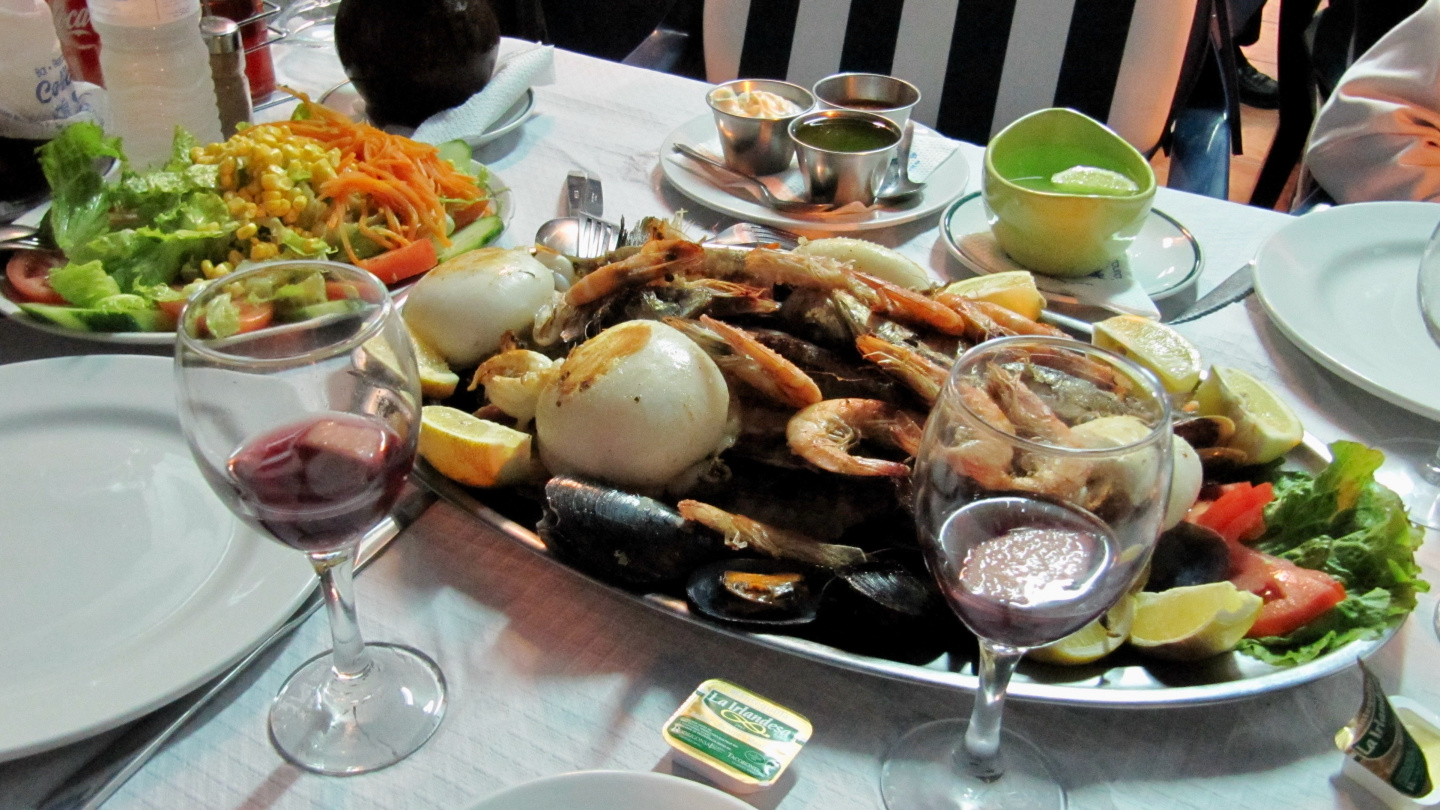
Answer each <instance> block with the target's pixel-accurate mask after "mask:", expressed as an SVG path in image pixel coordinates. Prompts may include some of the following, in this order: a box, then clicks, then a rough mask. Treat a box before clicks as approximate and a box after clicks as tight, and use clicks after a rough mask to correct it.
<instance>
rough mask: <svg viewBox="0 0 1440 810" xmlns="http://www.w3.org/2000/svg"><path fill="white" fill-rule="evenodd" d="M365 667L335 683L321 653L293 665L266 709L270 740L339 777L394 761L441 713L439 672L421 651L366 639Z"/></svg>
mask: <svg viewBox="0 0 1440 810" xmlns="http://www.w3.org/2000/svg"><path fill="white" fill-rule="evenodd" d="M365 652H366V654H367V655H368V656H369V658H370V669H369V671H368V672H366V673H365V674H364V675H363V676H361V677H359V678H355V679H353V680H351V681H350V682H348V683H347V682H342V681H340V680H339V679H337V678H336V676H335V670H334V668H333V667H332V666H331V660H330V652H329V651H326V652H324V653H321V654H320V655H317V656H315V657H314V658H312V659H310V660H309V661H306V662H305V663H304V664H303V665H301V667H300V668H299V669H297V670H296V671H295V673H294V674H293V675H291V676H290V679H289V680H287V681H286V682H285V685H284V686H282V687H280V693H279V694H277V695H276V696H275V702H274V703H273V704H272V705H271V707H270V741H271V742H272V743H273V744H274V745H275V748H276V750H278V751H279V752H280V755H281V756H283V757H285V759H287V760H289V761H290V762H291V763H293V764H295V765H298V766H300V767H301V768H304V769H305V770H307V771H314V772H316V773H323V774H328V775H331V776H347V775H351V774H357V773H366V772H368V771H374V770H379V769H380V768H384V767H386V766H387V765H394V764H395V763H396V762H399V761H400V760H402V759H404V758H405V757H407V756H409V755H410V754H411V753H413V752H414V751H415V750H416V749H418V748H419V747H420V746H421V745H424V744H425V741H426V740H428V739H430V735H431V734H434V733H435V729H436V728H438V727H439V726H440V720H441V718H443V717H444V715H445V676H444V675H442V674H441V673H440V668H439V667H437V666H436V665H435V662H434V661H431V660H430V659H429V658H428V657H427V656H426V655H425V654H424V653H421V652H420V651H418V650H414V649H411V648H409V647H403V646H400V645H398V644H366V645H365Z"/></svg>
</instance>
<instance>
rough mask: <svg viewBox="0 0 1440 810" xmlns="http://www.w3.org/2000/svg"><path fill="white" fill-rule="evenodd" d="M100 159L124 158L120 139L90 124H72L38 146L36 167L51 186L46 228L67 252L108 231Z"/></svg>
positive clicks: (107, 206)
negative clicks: (37, 163) (48, 220)
mask: <svg viewBox="0 0 1440 810" xmlns="http://www.w3.org/2000/svg"><path fill="white" fill-rule="evenodd" d="M103 158H111V159H115V160H123V159H124V155H123V154H122V153H121V151H120V139H119V138H107V137H105V133H104V132H103V131H102V130H101V129H100V127H98V126H96V125H95V124H93V123H90V122H85V123H80V124H72V125H71V126H68V127H66V128H64V129H62V130H61V131H60V133H59V134H58V135H56V136H55V137H54V138H52V139H51V140H50V141H49V142H47V143H46V144H45V145H44V146H42V147H40V169H41V171H42V172H44V174H45V180H46V181H47V182H49V184H50V193H51V203H50V214H49V219H50V229H51V231H52V233H53V234H54V236H55V244H56V245H59V247H60V249H61V250H63V251H65V252H66V253H67V254H68V253H69V252H70V251H71V250H72V249H73V248H75V247H77V246H79V245H82V244H84V243H85V242H87V241H89V240H91V239H93V238H95V237H96V236H99V235H100V234H102V233H104V232H105V231H106V230H108V229H109V214H110V205H111V201H110V194H109V189H108V187H107V185H106V183H105V175H104V174H103V172H102V171H101V166H102V165H103V164H104V161H103V160H102V159H103Z"/></svg>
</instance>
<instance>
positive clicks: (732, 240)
mask: <svg viewBox="0 0 1440 810" xmlns="http://www.w3.org/2000/svg"><path fill="white" fill-rule="evenodd" d="M704 244H707V245H727V246H732V247H758V246H760V245H777V246H778V247H779V248H780V249H781V250H794V249H795V248H796V247H798V246H799V245H800V235H799V234H797V233H791V232H790V231H785V230H781V229H779V228H771V227H769V226H766V225H761V224H759V223H755V222H737V223H735V224H734V225H731V226H730V227H728V228H726V229H725V230H723V231H720V232H719V233H717V234H715V235H714V236H712V237H710V238H709V239H706V240H705V242H704Z"/></svg>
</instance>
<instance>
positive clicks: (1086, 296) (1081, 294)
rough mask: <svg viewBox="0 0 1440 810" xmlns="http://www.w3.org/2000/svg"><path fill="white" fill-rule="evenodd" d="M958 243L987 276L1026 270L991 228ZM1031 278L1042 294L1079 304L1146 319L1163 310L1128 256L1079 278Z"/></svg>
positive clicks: (967, 235) (964, 237)
mask: <svg viewBox="0 0 1440 810" xmlns="http://www.w3.org/2000/svg"><path fill="white" fill-rule="evenodd" d="M958 242H959V246H960V252H961V253H963V254H964V255H965V257H966V258H967V259H969V260H970V261H971V262H973V263H975V264H977V265H979V266H980V267H982V268H984V271H985V272H987V273H1001V272H1005V271H1007V270H1025V269H1026V268H1024V267H1021V266H1020V265H1019V264H1016V263H1015V261H1014V260H1013V259H1011V258H1010V257H1009V256H1008V255H1007V254H1006V253H1005V250H1004V249H1003V248H1001V247H1000V243H999V242H997V241H996V240H995V235H994V234H992V233H991V232H990V231H989V229H986V230H983V231H976V232H974V233H969V234H966V235H964V236H962V237H960V239H959V240H958ZM1032 275H1034V276H1035V286H1037V287H1039V288H1040V290H1041V291H1042V292H1047V293H1056V294H1059V295H1065V296H1069V297H1071V298H1073V299H1075V303H1077V304H1084V305H1086V306H1093V307H1103V308H1105V309H1109V310H1113V311H1115V312H1123V313H1128V314H1131V315H1143V316H1145V317H1147V318H1159V317H1160V310H1159V309H1158V308H1156V306H1155V302H1154V301H1151V300H1150V296H1149V295H1146V294H1145V290H1144V289H1143V288H1141V286H1140V283H1139V282H1138V281H1136V280H1135V276H1134V274H1132V273H1131V272H1130V265H1129V261H1128V260H1127V258H1126V257H1125V256H1121V257H1120V258H1119V259H1116V260H1115V261H1113V262H1111V263H1110V265H1109V266H1108V267H1104V268H1101V269H1100V270H1096V271H1095V272H1094V273H1091V274H1090V275H1088V276H1082V277H1080V278H1055V277H1054V276H1045V275H1041V274H1039V273H1032Z"/></svg>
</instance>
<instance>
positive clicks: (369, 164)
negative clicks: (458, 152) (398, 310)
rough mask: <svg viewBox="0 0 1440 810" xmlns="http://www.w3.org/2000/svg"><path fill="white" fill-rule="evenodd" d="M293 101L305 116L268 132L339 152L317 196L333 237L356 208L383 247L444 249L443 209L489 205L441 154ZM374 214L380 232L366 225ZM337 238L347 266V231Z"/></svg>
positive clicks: (473, 182) (349, 252) (351, 252)
mask: <svg viewBox="0 0 1440 810" xmlns="http://www.w3.org/2000/svg"><path fill="white" fill-rule="evenodd" d="M296 95H297V96H299V98H300V101H301V103H302V104H304V105H305V107H306V108H307V110H308V112H309V114H310V117H309V118H308V119H304V120H291V121H281V122H276V123H275V124H274V125H273V126H277V127H280V128H282V129H285V130H286V131H288V132H290V133H291V134H293V135H300V136H304V137H307V138H313V139H315V140H317V141H319V142H320V143H321V144H323V145H324V146H325V147H326V148H327V149H338V150H339V151H340V162H339V168H338V169H337V171H336V174H335V177H334V178H332V179H329V180H326V181H325V182H323V183H321V184H320V186H319V188H317V189H315V191H316V194H317V196H318V198H319V199H321V200H326V201H328V202H329V204H330V206H331V209H330V212H329V214H328V216H326V217H325V221H326V223H327V224H328V225H329V226H330V227H331V229H332V230H333V229H338V228H339V226H340V224H341V223H342V222H344V221H345V219H346V217H345V213H346V211H347V210H350V209H351V208H352V207H353V208H356V209H358V210H359V211H360V212H361V218H360V232H361V233H363V234H364V235H365V236H366V237H367V238H370V239H373V240H374V241H376V242H377V243H378V244H380V245H382V246H384V247H386V248H392V249H393V248H398V247H404V246H405V245H408V244H410V243H411V242H414V241H416V240H417V239H425V238H431V239H434V240H436V241H437V242H439V243H440V244H442V245H449V244H450V240H449V238H448V237H447V236H446V233H445V204H446V202H450V203H452V204H454V203H460V204H461V205H460V207H468V206H469V205H471V204H473V203H475V202H477V201H481V200H485V199H486V198H487V191H486V189H485V188H484V187H483V186H481V185H480V184H479V183H477V182H476V180H475V178H473V177H470V176H469V175H467V174H464V173H462V172H459V171H457V170H456V169H455V167H454V166H452V165H450V163H449V161H446V160H443V159H441V157H440V152H439V150H438V149H436V148H435V147H433V146H431V145H430V144H425V143H420V142H418V141H413V140H410V139H409V138H404V137H401V136H399V135H391V134H390V133H388V132H384V131H383V130H380V129H376V128H375V127H373V126H370V125H369V124H362V123H358V122H355V121H351V120H350V119H349V118H346V117H345V116H344V115H342V114H340V113H339V112H336V111H335V110H332V109H329V108H328V107H324V106H322V105H320V104H315V103H312V102H311V101H310V99H309V98H308V97H307V96H305V95H304V94H303V93H297V94H296ZM372 211H373V212H375V213H377V214H380V215H381V216H382V217H383V219H384V221H385V224H384V226H378V225H377V226H373V227H372V225H371V224H370V223H368V222H366V220H367V219H369V216H370V213H371V212H372ZM340 233H341V240H340V241H341V245H342V246H343V247H344V249H345V253H346V254H347V255H348V256H349V258H350V260H351V261H352V262H356V261H358V260H359V257H357V256H356V255H355V252H354V250H353V249H352V247H351V245H350V240H349V238H348V237H347V236H346V235H345V232H344V230H343V229H341V230H340Z"/></svg>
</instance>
